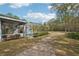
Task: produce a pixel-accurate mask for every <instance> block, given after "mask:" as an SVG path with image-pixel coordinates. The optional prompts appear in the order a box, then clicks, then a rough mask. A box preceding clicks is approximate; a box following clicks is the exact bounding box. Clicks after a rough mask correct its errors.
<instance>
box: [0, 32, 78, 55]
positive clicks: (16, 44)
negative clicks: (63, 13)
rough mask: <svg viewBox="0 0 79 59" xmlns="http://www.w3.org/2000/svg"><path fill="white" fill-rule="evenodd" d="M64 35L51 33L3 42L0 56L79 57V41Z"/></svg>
mask: <svg viewBox="0 0 79 59" xmlns="http://www.w3.org/2000/svg"><path fill="white" fill-rule="evenodd" d="M64 35H65V33H64V32H49V34H47V35H44V36H40V37H36V38H31V39H27V38H22V39H17V40H11V41H6V42H1V43H0V55H8V56H9V55H21V56H22V55H26V56H27V55H29V56H34V55H45V56H46V55H50V56H53V55H63V56H66V55H68V56H70V55H74V56H75V55H79V51H78V50H79V40H74V39H69V38H66V37H65V36H64Z"/></svg>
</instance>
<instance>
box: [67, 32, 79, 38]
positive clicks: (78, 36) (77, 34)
mask: <svg viewBox="0 0 79 59" xmlns="http://www.w3.org/2000/svg"><path fill="white" fill-rule="evenodd" d="M67 37H68V38H71V39H79V32H71V33H67Z"/></svg>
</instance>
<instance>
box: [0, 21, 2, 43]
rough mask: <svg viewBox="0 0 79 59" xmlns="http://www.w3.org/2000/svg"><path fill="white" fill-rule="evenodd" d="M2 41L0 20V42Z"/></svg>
mask: <svg viewBox="0 0 79 59" xmlns="http://www.w3.org/2000/svg"><path fill="white" fill-rule="evenodd" d="M1 41H2V30H1V20H0V42H1Z"/></svg>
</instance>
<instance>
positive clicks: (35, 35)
mask: <svg viewBox="0 0 79 59" xmlns="http://www.w3.org/2000/svg"><path fill="white" fill-rule="evenodd" d="M46 34H48V32H37V33H34V34H33V37H38V36H42V35H46Z"/></svg>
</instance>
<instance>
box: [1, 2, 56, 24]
mask: <svg viewBox="0 0 79 59" xmlns="http://www.w3.org/2000/svg"><path fill="white" fill-rule="evenodd" d="M50 8H51V6H50V3H48V4H47V3H0V13H2V14H6V13H12V14H13V15H17V16H19V17H20V18H21V19H23V18H24V19H26V20H28V21H30V22H35V23H44V22H47V21H48V20H50V19H52V18H55V17H56V16H55V12H54V11H53V12H52V13H51V10H50Z"/></svg>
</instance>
